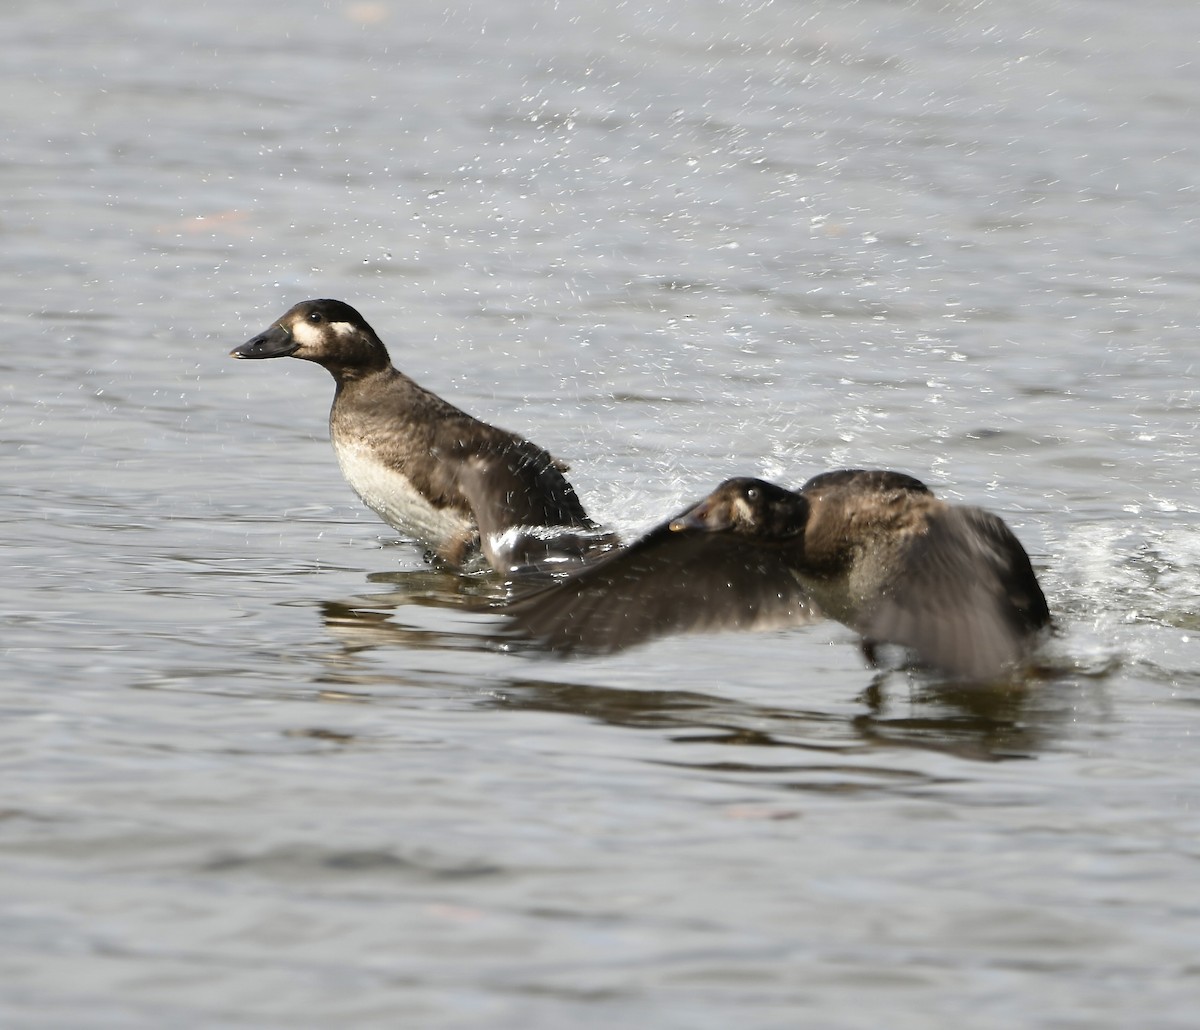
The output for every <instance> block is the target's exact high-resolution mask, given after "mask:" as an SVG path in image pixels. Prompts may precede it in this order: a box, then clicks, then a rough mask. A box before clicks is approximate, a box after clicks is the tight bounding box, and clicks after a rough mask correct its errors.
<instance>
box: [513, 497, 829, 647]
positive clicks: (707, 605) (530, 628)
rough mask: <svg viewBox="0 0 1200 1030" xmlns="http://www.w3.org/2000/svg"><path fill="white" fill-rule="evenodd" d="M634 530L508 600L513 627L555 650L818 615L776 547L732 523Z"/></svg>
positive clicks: (790, 621) (799, 620)
mask: <svg viewBox="0 0 1200 1030" xmlns="http://www.w3.org/2000/svg"><path fill="white" fill-rule="evenodd" d="M669 527H670V521H669V520H668V521H667V522H664V523H662V524H661V525H659V526H658V527H657V528H655V529H653V530H651V531H650V532H649V533H648V534H646V535H645V536H644V537H642V538H641V539H640V540H638V541H636V542H635V543H633V544H631V545H630V546H629V547H626V548H624V549H622V550H619V551H616V552H614V553H612V554H609V555H607V556H605V557H604V558H602V559H600V560H599V561H598V562H596V563H595V564H593V565H591V566H589V567H587V568H584V569H583V570H581V571H579V572H577V573H574V574H572V575H570V576H568V577H567V578H565V579H563V580H560V581H559V582H557V583H555V584H553V585H551V586H549V587H545V588H543V589H540V590H537V591H535V592H533V593H530V594H526V595H525V596H523V597H517V598H516V599H515V600H514V601H512V602H511V603H510V604H508V605H507V606H506V607H505V609H504V610H505V612H506V614H508V615H509V616H510V617H511V618H512V620H513V624H514V628H515V630H516V631H517V632H518V633H519V634H520V635H521V636H524V637H527V638H530V639H533V640H535V641H537V642H539V643H541V644H542V645H544V646H546V647H548V648H550V649H552V650H557V651H562V652H573V651H587V652H593V653H608V652H613V651H619V650H622V649H624V648H627V647H631V646H633V645H634V644H639V643H642V642H644V641H647V640H651V639H653V638H655V637H660V636H665V635H668V634H672V633H694V632H702V631H712V630H727V629H765V628H769V627H771V626H781V625H799V624H803V623H806V622H811V621H812V620H813V619H814V618H816V617H817V616H816V615H815V614H814V613H813V611H812V609H811V606H810V605H809V604H808V602H807V601H806V600H805V597H804V594H803V592H802V589H801V587H800V584H799V583H798V582H797V580H796V578H795V576H793V575H792V573H791V572H789V571H788V569H787V566H786V564H785V562H784V561H782V560H781V558H780V556H779V555H778V552H776V551H774V550H772V549H770V548H767V547H763V546H762V545H761V544H760V545H757V546H756V545H753V544H751V543H749V542H748V541H746V540H745V539H743V538H739V537H738V535H737V534H733V533H707V532H703V531H698V530H691V531H689V530H682V531H677V532H672V531H671V529H670V528H669Z"/></svg>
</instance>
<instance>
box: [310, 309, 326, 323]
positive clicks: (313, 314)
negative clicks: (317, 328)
mask: <svg viewBox="0 0 1200 1030" xmlns="http://www.w3.org/2000/svg"><path fill="white" fill-rule="evenodd" d="M308 320H309V321H310V322H311V323H312V324H313V325H319V324H320V323H322V322H324V321H325V316H324V315H322V314H321V312H319V311H310V312H309V313H308Z"/></svg>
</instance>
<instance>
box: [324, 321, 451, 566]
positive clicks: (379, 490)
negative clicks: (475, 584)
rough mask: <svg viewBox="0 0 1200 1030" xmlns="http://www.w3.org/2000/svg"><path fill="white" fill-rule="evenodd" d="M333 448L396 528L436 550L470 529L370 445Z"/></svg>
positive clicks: (351, 479) (349, 477) (366, 499)
mask: <svg viewBox="0 0 1200 1030" xmlns="http://www.w3.org/2000/svg"><path fill="white" fill-rule="evenodd" d="M335 324H340V325H346V324H347V323H345V322H342V323H335ZM333 449H334V452H335V453H336V454H337V459H338V464H339V465H340V466H341V468H342V475H343V476H345V477H346V482H348V483H349V484H350V485H351V486H352V487H353V488H354V492H355V493H356V494H358V496H359V497H361V498H362V502H363V504H365V505H366V506H367V507H368V508H370V509H371V510H372V511H373V512H375V514H376V515H378V516H379V517H380V518H381V519H383V521H384V522H386V523H387V524H388V525H389V526H391V527H392V528H393V529H396V530H399V531H400V532H401V533H404V534H405V535H406V536H411V537H413V538H414V539H415V540H419V541H420V542H421V543H423V544H425V545H427V546H428V547H430V548H432V549H433V550H435V551H436V550H441V549H442V548H446V547H450V546H453V545H454V544H455V543H456V542H457V541H459V540H461V539H462V537H463V536H464V535H465V534H468V533H469V532H470V531H471V529H472V523H471V522H470V520H468V519H466V518H464V517H463V516H462V515H460V514H459V513H458V512H456V511H453V510H451V509H449V508H435V507H434V506H433V505H432V504H430V503H429V500H428V499H427V498H426V497H425V496H423V495H422V494H420V493H418V492H417V490H416V489H415V488H414V487H413V485H412V483H411V482H410V481H409V479H408V477H407V476H405V475H403V474H402V473H400V472H397V471H396V470H395V469H394V468H390V467H389V466H387V465H385V464H384V463H383V462H381V461H380V460H379V457H378V455H376V454H375V452H374V451H373V450H372V449H371V448H370V447H368V446H366V445H364V444H360V443H349V444H342V443H337V442H335V443H334V445H333Z"/></svg>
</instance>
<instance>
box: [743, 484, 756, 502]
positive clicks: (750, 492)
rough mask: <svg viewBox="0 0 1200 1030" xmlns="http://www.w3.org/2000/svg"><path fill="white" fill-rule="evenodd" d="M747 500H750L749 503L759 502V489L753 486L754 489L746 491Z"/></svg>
mask: <svg viewBox="0 0 1200 1030" xmlns="http://www.w3.org/2000/svg"><path fill="white" fill-rule="evenodd" d="M746 500H748V501H757V500H758V487H756V486H752V487H750V489H748V490H747V491H746Z"/></svg>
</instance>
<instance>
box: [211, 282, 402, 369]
mask: <svg viewBox="0 0 1200 1030" xmlns="http://www.w3.org/2000/svg"><path fill="white" fill-rule="evenodd" d="M230 355H231V356H232V357H235V358H287V357H290V358H301V359H303V360H305V361H315V362H316V363H317V364H318V365H324V366H325V368H327V369H329V371H330V372H332V373H333V374H334V375H335V376H338V377H343V376H353V375H356V374H361V373H362V372H366V371H371V370H373V369H379V368H386V367H387V366H388V365H389V364H390V362H389V360H388V353H387V350H386V348H385V347H384V346H383V343H382V342H381V341H380V339H379V337H378V336H376V335H375V330H374V329H372V328H371V327H370V326H369V325H368V324H367V321H366V319H364V318H363V317H362V315H360V314H359V313H358V312H357V311H355V310H354V308H352V307H351V306H350V305H349V304H345V303H343V302H342V301H340V300H306V301H302V302H301V303H299V304H297V305H296V306H295V307H293V308H291V309H290V310H289V311H288V312H287V313H286V314H284V315H283V316H282V317H281V318H279V319H276V321H275V322H274V323H272V324H271V325H270V326H269V327H268V328H266V329H264V330H263V331H262V332H261V333H259V334H258V335H257V336H255V337H253V338H251V339H249V340H247V341H246V342H245V343H243V344H242V345H241V346H240V347H235V348H234V349H233V350H232V351H230Z"/></svg>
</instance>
